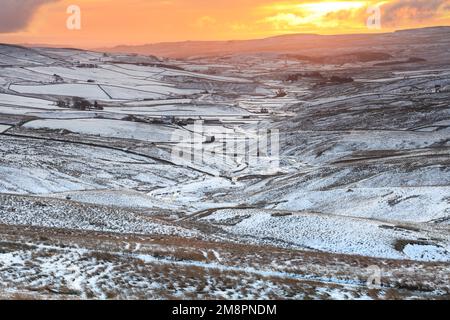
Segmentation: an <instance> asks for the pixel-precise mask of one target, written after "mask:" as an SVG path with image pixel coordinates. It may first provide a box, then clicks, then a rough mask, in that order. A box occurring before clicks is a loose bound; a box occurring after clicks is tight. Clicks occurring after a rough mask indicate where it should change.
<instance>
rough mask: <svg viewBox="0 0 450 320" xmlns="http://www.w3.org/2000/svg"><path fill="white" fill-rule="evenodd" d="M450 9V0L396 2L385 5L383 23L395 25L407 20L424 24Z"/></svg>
mask: <svg viewBox="0 0 450 320" xmlns="http://www.w3.org/2000/svg"><path fill="white" fill-rule="evenodd" d="M449 8H450V0H395V1H392V2H390V3H387V4H385V5H383V15H382V17H383V23H385V24H387V25H395V24H396V22H399V21H405V20H408V21H410V22H414V21H416V22H423V21H425V20H429V19H433V18H434V17H436V16H438V15H439V14H441V13H442V12H445V11H448V9H449Z"/></svg>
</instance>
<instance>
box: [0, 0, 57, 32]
mask: <svg viewBox="0 0 450 320" xmlns="http://www.w3.org/2000/svg"><path fill="white" fill-rule="evenodd" d="M55 1H58V0H1V1H0V33H6V32H14V31H19V30H22V29H23V28H25V27H26V26H27V25H28V22H29V21H30V19H31V18H32V16H33V13H34V12H35V11H36V9H38V8H39V6H41V5H43V4H45V3H49V2H55Z"/></svg>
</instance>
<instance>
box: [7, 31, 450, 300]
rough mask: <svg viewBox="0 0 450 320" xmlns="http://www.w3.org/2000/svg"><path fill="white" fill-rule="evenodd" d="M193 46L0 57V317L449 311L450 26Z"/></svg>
mask: <svg viewBox="0 0 450 320" xmlns="http://www.w3.org/2000/svg"><path fill="white" fill-rule="evenodd" d="M330 39H332V41H333V45H331V44H330V43H331V40H330ZM191 45H192V46H193V47H192V48H191V49H192V50H187V49H186V48H184V49H186V50H185V51H184V52H185V53H184V54H181V53H180V51H179V50H178V48H177V46H173V45H170V44H161V45H153V46H148V47H126V48H113V49H108V48H105V49H101V50H100V49H99V50H92V51H91V50H81V49H70V48H65V49H63V48H50V47H40V46H19V45H8V44H2V45H0V298H4V299H448V298H450V279H449V276H450V27H435V28H423V29H414V30H407V31H401V32H392V33H380V34H376V35H370V36H367V37H365V38H361V37H359V36H356V35H355V36H313V35H288V36H279V37H274V38H267V39H263V40H254V41H248V42H247V41H242V42H235V43H226V42H223V43H220V42H215V43H213V44H211V45H209V46H206V45H205V47H204V48H203V49H202V48H201V47H200V45H198V44H195V43H192V44H191ZM183 46H189V43H184V44H183ZM194 49H195V50H194ZM146 50H147V51H146ZM124 52H128V53H124Z"/></svg>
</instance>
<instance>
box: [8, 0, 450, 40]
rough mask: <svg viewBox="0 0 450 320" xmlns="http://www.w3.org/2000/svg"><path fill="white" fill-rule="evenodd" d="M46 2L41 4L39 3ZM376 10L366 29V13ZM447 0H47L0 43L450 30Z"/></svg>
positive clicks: (210, 38) (217, 38)
mask: <svg viewBox="0 0 450 320" xmlns="http://www.w3.org/2000/svg"><path fill="white" fill-rule="evenodd" d="M41 1H43V2H45V0H41ZM71 4H77V5H79V6H80V7H81V10H82V29H81V30H77V31H70V30H67V28H66V19H67V17H68V15H67V13H66V9H67V7H68V6H69V5H71ZM375 5H378V6H380V8H381V10H382V15H381V17H382V20H381V23H382V24H381V26H382V28H381V29H379V30H372V29H368V28H367V26H366V21H367V18H368V16H369V14H368V13H367V9H368V8H370V7H373V6H375ZM449 11H450V0H436V1H433V2H431V1H425V0H408V1H402V0H385V1H380V0H345V1H338V0H305V1H301V0H297V1H292V0H286V1H276V0H227V1H208V0H129V1H127V2H123V1H120V0H48V1H47V3H44V4H42V5H40V6H38V7H37V9H36V11H35V12H34V14H33V15H32V16H31V18H30V19H29V21H27V22H28V23H27V24H26V26H24V28H21V29H20V30H15V31H14V32H11V31H8V32H3V33H2V32H1V30H0V42H8V43H34V44H54V45H70V46H78V47H90V48H92V47H94V48H95V47H102V46H115V45H122V44H123V45H138V44H148V43H156V42H171V41H186V40H240V39H254V38H263V37H270V36H274V35H281V34H288V33H318V34H347V33H371V32H390V31H394V30H399V29H407V28H419V27H427V26H436V25H450V13H449Z"/></svg>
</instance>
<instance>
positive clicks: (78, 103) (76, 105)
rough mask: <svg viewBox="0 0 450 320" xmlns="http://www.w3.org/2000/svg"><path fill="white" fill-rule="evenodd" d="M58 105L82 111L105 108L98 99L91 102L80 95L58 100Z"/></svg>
mask: <svg viewBox="0 0 450 320" xmlns="http://www.w3.org/2000/svg"><path fill="white" fill-rule="evenodd" d="M56 105H57V106H58V107H60V108H69V109H76V110H82V111H85V110H103V107H102V106H100V105H99V104H98V102H97V101H94V103H91V102H90V101H88V100H86V99H84V98H80V97H72V98H71V99H63V100H58V101H57V103H56Z"/></svg>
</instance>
